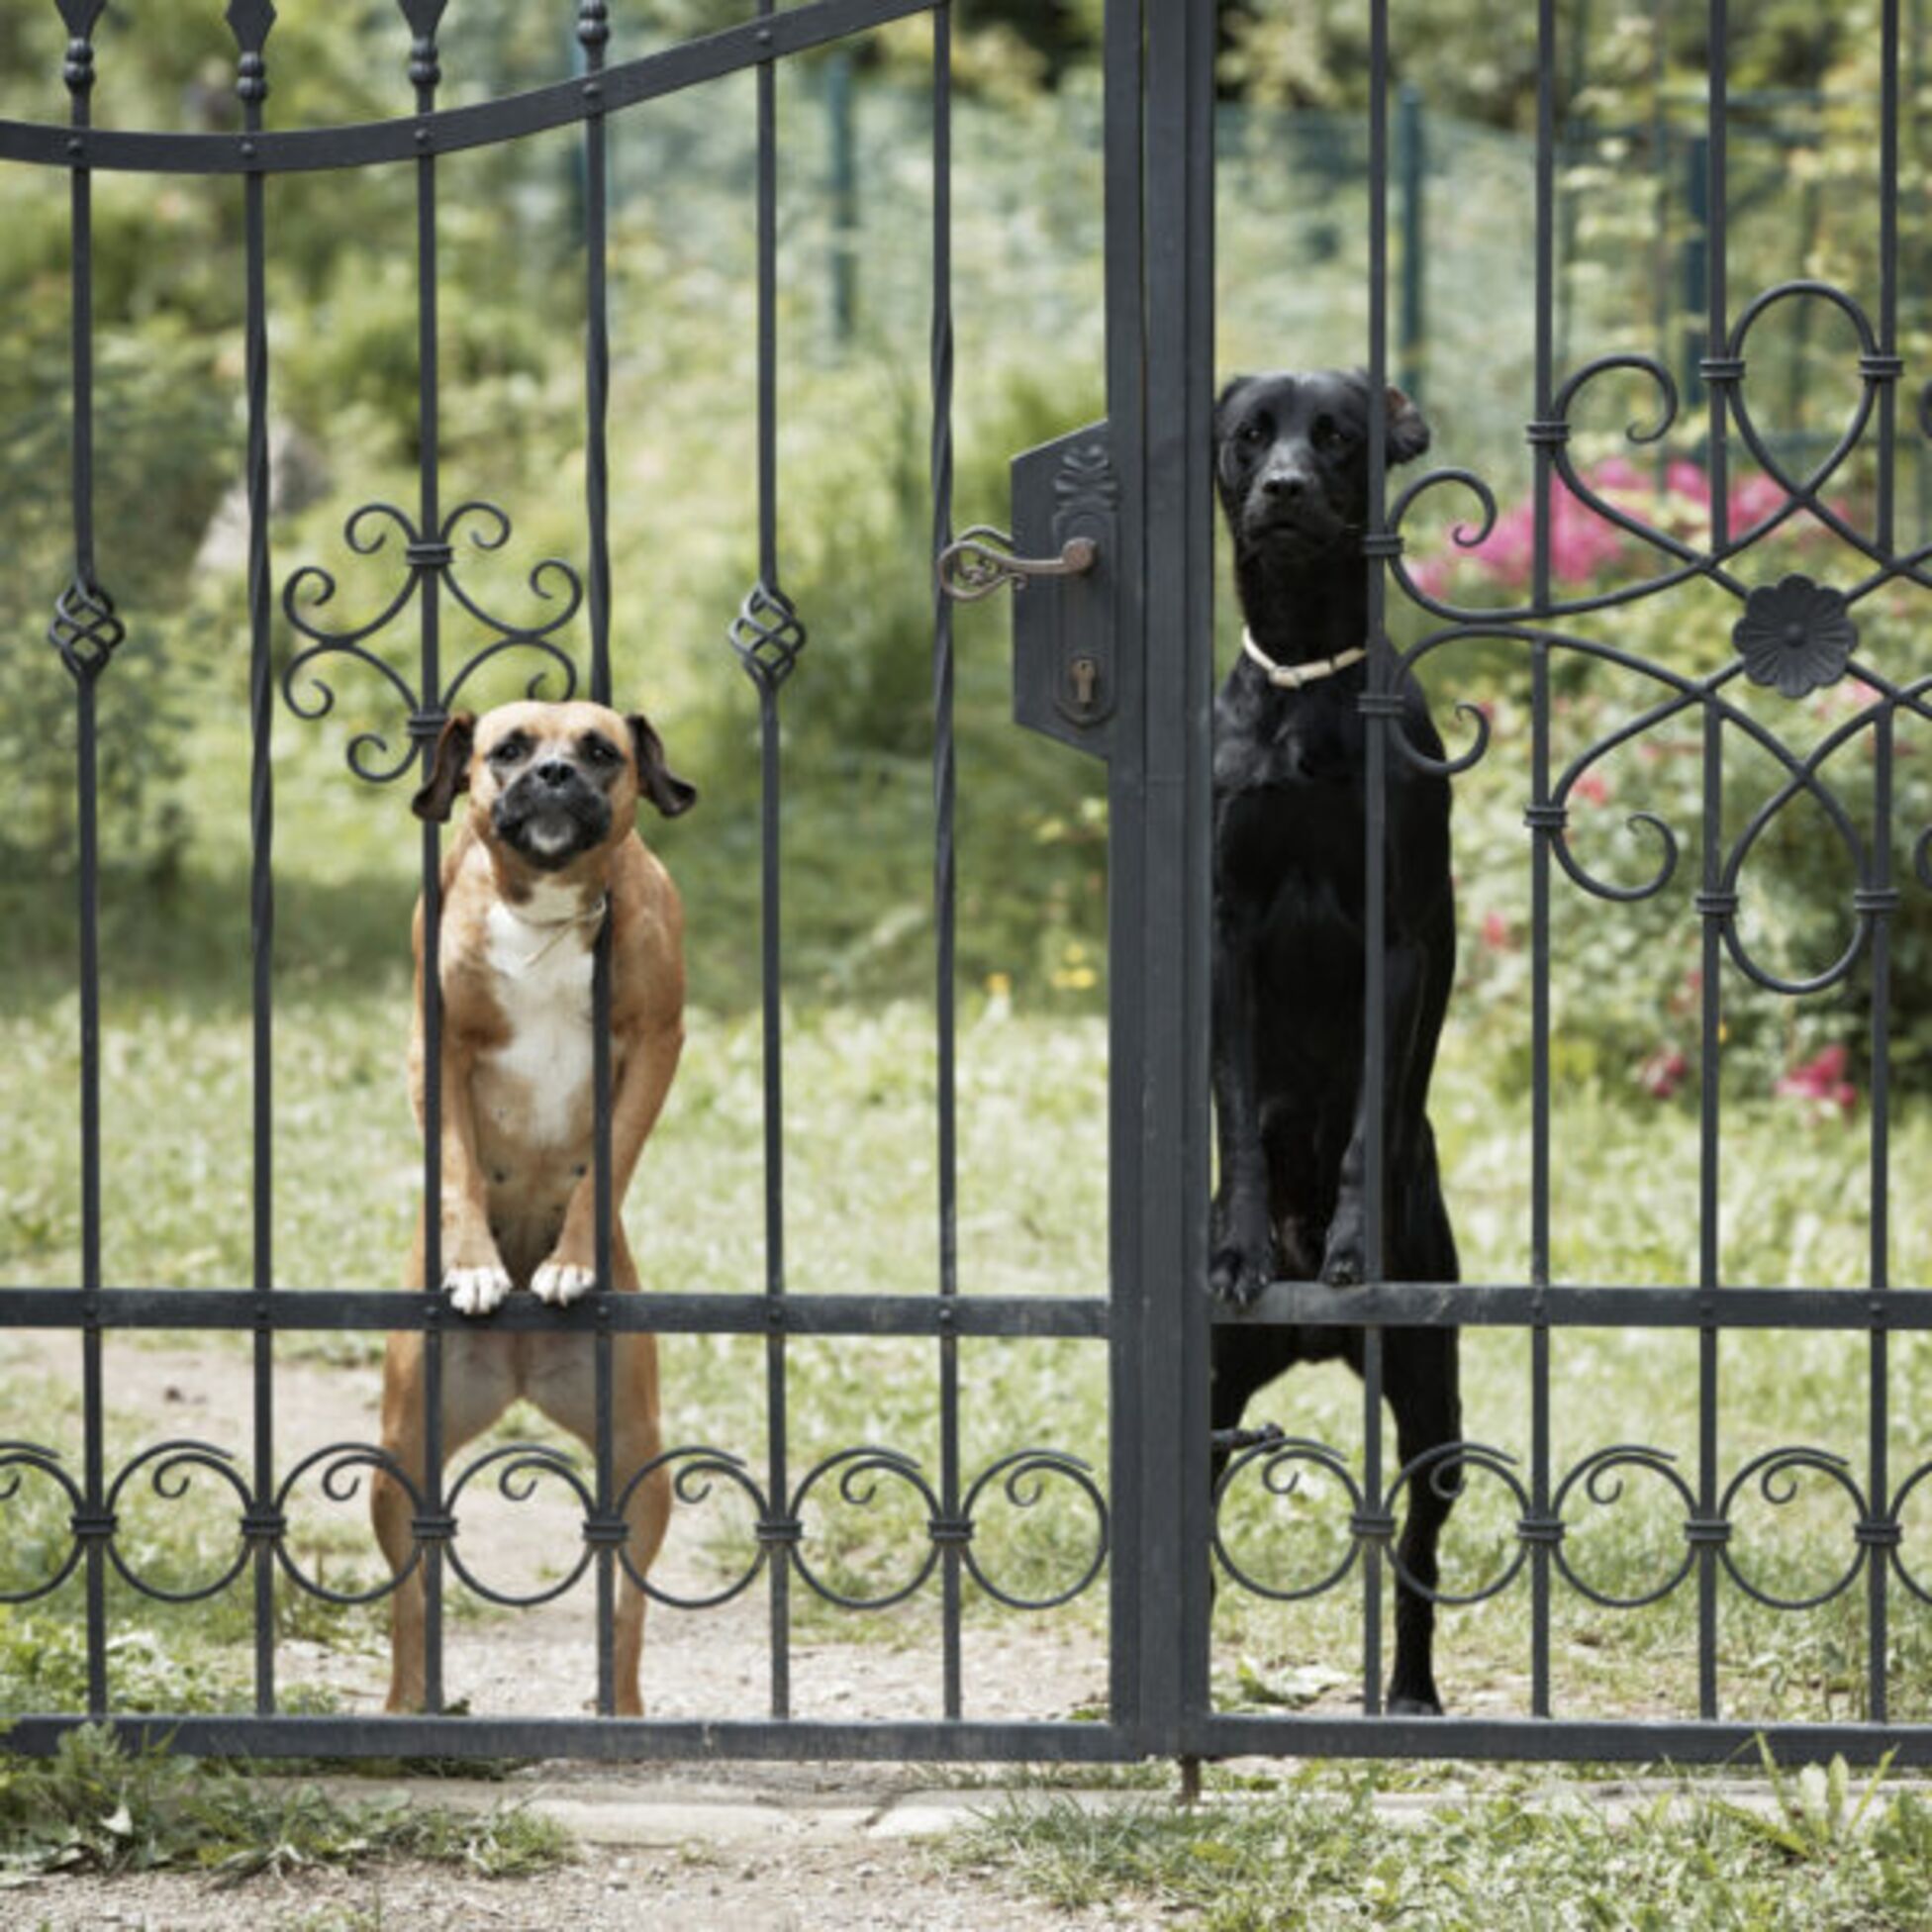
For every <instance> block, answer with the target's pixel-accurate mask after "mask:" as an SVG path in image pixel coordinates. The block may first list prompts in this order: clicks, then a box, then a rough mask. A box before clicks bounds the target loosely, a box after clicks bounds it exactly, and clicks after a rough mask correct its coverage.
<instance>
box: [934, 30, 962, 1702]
mask: <svg viewBox="0 0 1932 1932" xmlns="http://www.w3.org/2000/svg"><path fill="white" fill-rule="evenodd" d="M952 359H953V328H952V7H951V0H939V4H938V5H937V6H935V7H934V8H933V10H932V364H931V388H932V459H931V490H932V555H933V558H934V560H935V562H936V560H937V558H938V556H939V553H940V552H941V551H942V550H944V548H945V547H946V545H947V544H948V543H950V542H951V541H952V479H953V448H952ZM935 581H936V580H935ZM932 731H933V744H932V817H933V826H934V831H933V838H934V844H933V859H932V918H933V925H934V928H935V941H936V943H935V953H936V964H935V973H936V981H935V984H934V986H933V995H932V997H933V1006H934V1016H935V1020H936V1025H937V1031H938V1040H937V1055H938V1105H939V1293H940V1295H941V1296H943V1297H951V1296H954V1295H957V1294H958V1292H959V1205H958V1204H959V1140H958V1129H957V1121H956V1119H955V1110H956V1108H957V1104H958V1084H957V1081H956V1080H955V1078H954V1073H955V1064H954V1062H955V1053H956V1050H957V1039H956V1028H955V1024H954V1019H955V1015H954V1011H953V962H954V939H955V917H956V910H957V909H956V905H955V890H956V875H955V871H954V851H953V807H954V802H955V789H956V784H957V771H956V768H955V764H954V757H953V627H952V599H951V598H949V597H948V596H946V594H945V593H944V591H943V590H938V589H936V588H935V591H934V593H933V600H932ZM950 1313H951V1311H950V1310H949V1309H946V1308H941V1310H940V1313H939V1320H940V1324H941V1326H940V1334H939V1502H940V1511H941V1513H942V1515H943V1516H944V1517H945V1519H946V1522H947V1524H948V1525H949V1526H951V1525H955V1524H957V1522H958V1520H959V1338H958V1336H957V1335H956V1334H954V1333H953V1332H952V1330H951V1328H950V1326H949V1325H948V1322H949V1318H950ZM960 1555H961V1552H960V1545H959V1543H958V1542H957V1541H956V1540H955V1539H954V1537H953V1535H952V1534H951V1533H950V1530H949V1534H948V1537H947V1540H946V1542H945V1543H944V1545H943V1546H942V1548H941V1551H940V1559H941V1568H940V1599H941V1600H940V1612H939V1614H940V1643H941V1647H942V1651H943V1658H942V1664H941V1672H942V1678H943V1685H942V1689H943V1694H944V1699H945V1713H946V1715H947V1716H948V1717H957V1716H958V1715H959V1714H960V1709H961V1698H962V1685H961V1675H962V1668H961V1658H960V1644H961V1639H960V1608H961V1605H960V1594H961V1590H960V1586H961V1580H962V1579H961V1563H960Z"/></svg>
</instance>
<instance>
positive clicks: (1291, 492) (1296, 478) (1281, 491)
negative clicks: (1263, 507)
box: [1261, 470, 1306, 503]
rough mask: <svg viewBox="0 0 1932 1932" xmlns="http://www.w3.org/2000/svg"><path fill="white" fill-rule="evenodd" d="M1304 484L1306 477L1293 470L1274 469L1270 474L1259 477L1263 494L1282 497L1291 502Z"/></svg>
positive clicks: (1298, 494) (1297, 495)
mask: <svg viewBox="0 0 1932 1932" xmlns="http://www.w3.org/2000/svg"><path fill="white" fill-rule="evenodd" d="M1305 486H1306V479H1305V478H1304V477H1303V476H1301V475H1300V474H1299V473H1297V472H1296V471H1294V470H1276V471H1275V472H1274V474H1273V475H1271V476H1264V477H1263V478H1262V479H1261V489H1262V494H1263V495H1264V496H1271V497H1283V498H1285V499H1287V501H1288V502H1290V503H1293V502H1294V501H1295V499H1296V498H1297V497H1299V496H1300V495H1301V494H1302V492H1303V490H1304V487H1305Z"/></svg>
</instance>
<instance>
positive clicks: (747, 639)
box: [728, 581, 806, 692]
mask: <svg viewBox="0 0 1932 1932" xmlns="http://www.w3.org/2000/svg"><path fill="white" fill-rule="evenodd" d="M728 634H729V637H730V643H731V648H732V649H733V650H734V651H736V652H737V654H738V661H739V663H741V664H742V665H743V666H744V668H745V670H746V672H747V673H749V675H750V676H751V677H752V678H753V679H755V680H756V682H757V683H758V684H759V685H760V686H761V687H762V688H763V689H764V690H765V691H767V692H774V691H776V690H777V689H778V687H779V686H780V685H781V684H783V683H784V682H785V680H786V679H787V678H789V677H790V676H791V675H792V672H793V670H794V669H795V668H796V667H797V665H798V661H799V654H800V653H801V652H802V651H803V650H804V649H805V639H806V630H805V620H804V619H803V618H801V617H800V616H799V613H798V606H797V605H795V604H794V603H793V602H792V600H791V599H790V598H789V597H787V596H786V595H785V593H784V592H783V591H782V590H780V589H779V588H778V586H777V585H776V584H767V583H764V582H762V581H760V582H758V583H755V584H753V585H752V586H751V588H750V589H749V590H748V591H746V592H745V594H744V602H743V603H742V604H740V605H739V606H738V614H737V616H736V617H734V618H733V619H732V620H731V628H730V631H729V633H728Z"/></svg>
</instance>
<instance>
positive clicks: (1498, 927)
mask: <svg viewBox="0 0 1932 1932" xmlns="http://www.w3.org/2000/svg"><path fill="white" fill-rule="evenodd" d="M1483 943H1484V945H1486V946H1487V947H1489V949H1490V950H1491V951H1492V952H1507V951H1509V950H1510V948H1511V946H1512V945H1513V943H1514V941H1513V940H1512V938H1511V936H1510V932H1509V921H1508V920H1507V919H1506V918H1503V917H1502V915H1501V914H1500V913H1496V912H1490V913H1485V914H1484V915H1483Z"/></svg>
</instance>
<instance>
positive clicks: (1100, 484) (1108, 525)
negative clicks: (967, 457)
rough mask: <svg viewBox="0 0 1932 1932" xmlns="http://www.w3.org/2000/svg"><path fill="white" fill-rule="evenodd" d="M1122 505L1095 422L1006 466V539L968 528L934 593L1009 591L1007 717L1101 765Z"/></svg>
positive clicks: (1109, 705)
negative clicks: (1009, 481)
mask: <svg viewBox="0 0 1932 1932" xmlns="http://www.w3.org/2000/svg"><path fill="white" fill-rule="evenodd" d="M1119 505H1120V482H1119V477H1118V474H1117V473H1116V471H1115V470H1114V467H1113V458H1112V452H1111V446H1110V442H1109V437H1108V426H1107V425H1106V424H1105V423H1096V424H1092V425H1090V426H1089V427H1088V428H1086V429H1084V430H1076V431H1074V432H1073V434H1072V435H1065V436H1061V437H1059V438H1058V439H1057V440H1056V441H1053V442H1046V443H1042V444H1040V446H1039V447H1038V448H1037V449H1029V450H1027V451H1026V452H1025V453H1024V454H1023V455H1019V456H1015V457H1014V461H1013V534H1012V535H1011V536H1008V535H1007V534H1006V533H1005V532H1004V531H993V530H987V529H984V528H981V529H976V530H971V531H967V532H966V533H965V535H963V536H962V537H961V538H960V539H959V541H958V542H956V543H954V544H952V545H950V546H949V547H948V548H947V549H946V551H945V552H944V553H943V554H942V555H941V557H940V559H939V580H940V583H941V585H942V586H943V587H944V589H945V590H946V592H947V594H948V595H949V596H951V597H954V598H957V599H959V600H961V601H963V602H969V603H970V602H973V601H976V600H977V599H979V598H982V597H988V596H991V595H992V594H993V593H994V592H995V591H996V590H999V589H1001V588H1002V587H1004V586H1009V585H1010V586H1011V587H1012V588H1013V590H1014V607H1013V644H1014V656H1013V712H1014V720H1015V721H1016V722H1017V723H1018V724H1023V725H1025V726H1026V727H1027V729H1028V730H1033V731H1040V732H1044V733H1045V735H1046V736H1048V737H1052V738H1058V739H1059V740H1060V742H1061V743H1063V744H1070V745H1073V746H1074V747H1075V748H1076V749H1078V750H1081V751H1087V752H1091V753H1093V754H1094V755H1095V756H1097V757H1101V758H1105V757H1106V756H1107V754H1108V748H1109V740H1110V738H1111V728H1110V726H1111V720H1112V717H1113V711H1114V702H1115V685H1116V679H1117V663H1116V657H1115V653H1114V649H1113V596H1114V568H1115V564H1116V560H1117V558H1118V554H1119V543H1118V529H1119ZM1039 579H1053V580H1056V581H1051V582H1042V581H1036V580H1039Z"/></svg>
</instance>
